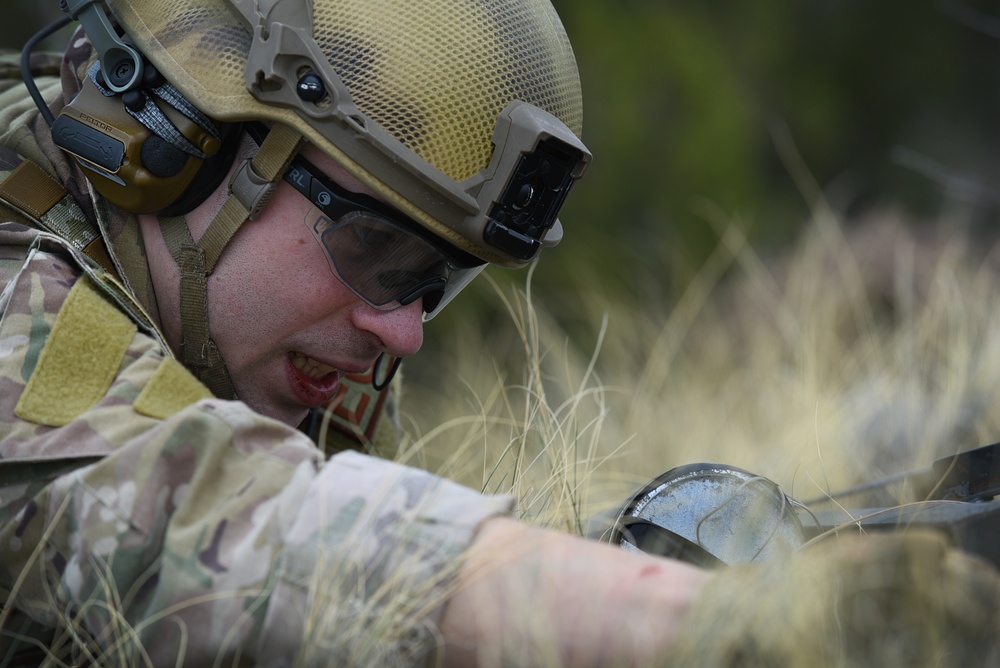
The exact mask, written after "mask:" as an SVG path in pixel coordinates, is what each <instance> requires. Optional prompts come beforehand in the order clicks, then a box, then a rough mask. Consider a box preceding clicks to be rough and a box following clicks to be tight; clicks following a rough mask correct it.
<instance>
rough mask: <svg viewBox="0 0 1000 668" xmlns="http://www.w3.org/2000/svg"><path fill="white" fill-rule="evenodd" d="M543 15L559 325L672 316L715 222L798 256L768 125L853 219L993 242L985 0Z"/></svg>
mask: <svg viewBox="0 0 1000 668" xmlns="http://www.w3.org/2000/svg"><path fill="white" fill-rule="evenodd" d="M554 2H555V4H556V7H557V9H558V10H559V12H560V14H561V16H562V18H563V21H564V23H565V24H566V27H567V30H568V32H569V34H570V37H571V39H572V41H573V44H574V47H575V51H576V54H577V57H578V61H579V65H580V72H581V77H582V80H583V86H584V96H585V130H584V138H585V140H586V142H587V144H588V145H589V146H590V148H591V149H592V150H593V152H594V155H595V162H594V164H593V167H592V170H591V172H590V174H589V175H588V176H587V178H586V179H585V180H584V181H583V182H581V183H580V184H579V185H578V186H577V187H576V188H575V191H574V193H573V194H572V196H571V197H570V199H569V201H568V204H567V206H566V208H565V210H564V213H563V216H562V219H563V222H564V223H565V225H566V230H567V234H566V237H565V240H564V241H563V243H562V245H561V246H560V247H559V248H558V249H556V250H550V251H547V252H545V253H544V254H543V255H544V258H545V259H544V261H542V262H541V263H540V265H539V267H538V272H537V276H536V277H535V286H536V289H537V291H538V292H539V294H540V295H541V297H540V299H541V300H542V301H540V302H537V303H539V304H545V305H546V306H545V307H546V308H552V309H555V310H558V311H560V312H561V313H562V317H563V318H564V319H565V320H566V322H568V323H571V322H572V319H573V317H575V316H574V315H573V314H574V313H578V312H580V311H581V309H579V308H577V306H578V305H579V303H580V300H581V299H584V300H585V299H586V298H587V295H588V294H591V292H592V291H594V290H598V291H600V292H602V293H604V294H612V295H613V294H617V293H620V292H621V291H628V292H629V293H631V294H632V295H636V294H638V295H642V296H644V297H645V298H647V299H649V300H653V301H655V302H663V303H666V304H669V303H672V302H673V301H674V300H675V299H676V298H677V296H678V294H679V293H680V291H681V290H683V289H684V287H685V286H686V285H687V284H688V281H689V280H690V277H691V276H692V275H693V273H694V272H695V271H697V270H698V268H699V267H701V266H702V265H703V264H704V262H705V260H706V258H707V257H708V256H709V254H710V253H711V252H712V250H713V248H715V247H716V246H717V244H718V233H717V230H716V229H715V228H714V227H713V225H712V224H711V221H710V216H706V211H708V210H711V209H712V208H715V209H717V210H718V211H721V212H724V213H725V215H726V216H727V217H728V218H730V219H734V220H739V221H740V224H741V225H742V226H743V227H744V228H745V229H744V232H745V233H746V234H747V237H748V238H749V239H750V241H751V243H753V244H754V245H755V247H757V248H758V249H760V250H761V251H762V252H763V253H765V254H766V253H767V252H769V251H770V250H772V249H773V250H780V249H782V248H785V247H787V246H788V245H789V244H791V243H792V242H794V241H795V238H796V237H797V235H798V231H799V229H800V228H801V225H802V224H803V221H804V220H805V219H806V218H807V206H806V202H804V201H803V198H802V197H801V196H800V194H799V193H798V192H797V191H796V188H795V185H794V183H793V181H792V179H791V178H790V177H789V176H788V171H787V170H786V168H785V166H784V165H783V164H782V161H781V159H780V158H779V155H778V152H777V151H776V150H775V148H774V142H773V139H772V132H773V131H774V129H775V128H783V129H787V131H788V133H789V134H790V136H791V138H792V140H793V141H794V143H795V146H796V147H797V150H798V151H799V152H800V153H801V155H802V157H803V160H804V162H805V164H806V165H807V167H808V168H809V169H810V170H811V171H812V173H813V174H814V176H815V178H816V180H817V181H818V182H819V183H820V184H821V186H823V187H824V189H825V192H826V194H827V196H828V197H829V198H830V201H831V203H832V204H833V206H834V208H835V209H837V210H838V211H839V212H841V213H843V214H844V215H845V216H846V217H847V219H848V220H850V218H851V217H852V216H856V215H859V214H861V213H863V212H864V211H865V210H868V209H871V208H872V207H877V206H881V205H884V204H887V203H891V204H893V205H897V206H901V207H903V208H904V209H905V210H906V211H907V212H908V215H910V216H911V217H913V218H914V219H921V218H925V219H934V218H936V217H937V216H939V215H940V213H941V212H942V210H944V209H952V210H953V209H955V208H964V209H965V210H967V212H968V214H969V215H968V220H970V221H971V223H970V224H972V225H974V226H976V227H977V228H979V229H982V230H990V229H992V228H993V227H995V226H996V222H997V220H996V219H997V207H996V201H997V200H996V196H995V195H994V190H993V187H992V184H993V183H994V182H995V180H996V179H997V176H998V171H1000V170H998V161H997V158H996V156H997V155H998V148H1000V136H998V135H1000V133H998V126H997V123H996V122H995V120H994V119H995V118H996V117H997V111H998V106H1000V100H998V94H997V91H998V83H1000V82H998V80H997V79H998V67H997V63H998V62H1000V58H998V51H1000V38H998V34H1000V28H998V25H1000V7H996V3H989V2H985V1H984V0H963V1H962V2H957V1H954V0H942V1H939V2H916V3H888V2H870V1H868V0H765V1H757V2H747V1H745V0H743V1H739V0H710V1H708V2H695V1H694V0H554ZM8 5H9V6H8V16H9V17H10V18H11V20H9V21H6V22H5V23H4V24H3V26H0V39H2V40H3V45H6V46H14V45H18V44H20V43H21V42H22V41H23V39H24V36H25V35H27V34H29V33H30V32H32V31H33V29H34V28H35V27H36V26H40V25H42V24H43V23H44V22H45V20H46V19H47V18H49V17H53V16H56V15H58V10H57V3H56V2H55V1H54V0H53V1H52V2H51V3H48V4H45V5H38V4H37V3H30V2H27V1H26V0H15V1H14V2H10V3H8ZM492 273H493V275H494V276H495V277H496V278H497V279H498V280H499V281H501V282H507V281H515V282H519V283H520V282H523V280H524V273H523V272H501V271H493V272H492ZM488 291H489V288H488V287H487V288H485V289H484V288H483V287H482V286H479V289H478V290H473V291H472V292H473V295H470V296H463V298H462V299H460V300H459V301H458V302H457V303H456V305H455V306H453V307H451V309H453V310H455V311H457V313H456V316H457V317H468V316H469V315H470V313H478V315H479V317H482V318H488V317H491V316H490V314H491V313H492V312H493V310H495V309H496V308H497V307H496V306H495V299H492V300H491V299H490V298H486V301H487V303H484V302H483V299H477V298H476V297H475V296H474V295H475V293H477V292H478V293H479V294H480V295H481V296H482V295H483V294H484V293H486V292H488ZM545 295H548V297H547V298H546V297H545ZM490 301H492V302H493V304H490V303H489V302H490ZM446 313H447V311H446Z"/></svg>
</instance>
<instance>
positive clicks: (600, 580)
mask: <svg viewBox="0 0 1000 668" xmlns="http://www.w3.org/2000/svg"><path fill="white" fill-rule="evenodd" d="M711 577H712V576H711V575H710V574H709V573H708V572H707V571H703V570H700V569H698V568H695V567H693V566H690V565H688V564H685V563H682V562H679V561H671V560H667V559H661V558H657V557H652V556H649V555H646V554H641V553H635V552H626V551H624V550H620V549H618V548H615V547H612V546H609V545H603V544H600V543H596V542H593V541H588V540H584V539H582V538H577V537H575V536H570V535H567V534H561V533H558V532H555V531H548V530H545V529H539V528H535V527H532V526H529V525H526V524H523V523H520V522H517V521H514V520H511V519H508V518H504V517H495V518H492V519H489V520H487V521H486V522H484V523H483V525H482V527H481V528H480V530H479V532H478V534H477V537H476V539H475V541H474V542H473V545H472V547H471V549H470V551H469V554H468V556H467V560H466V562H465V564H464V565H463V568H462V570H461V572H460V575H459V582H458V589H457V591H456V592H455V594H454V595H453V596H452V598H451V600H450V601H449V603H448V604H447V606H446V607H445V612H444V616H443V619H442V624H441V632H442V634H443V636H444V638H445V643H446V644H445V655H444V660H445V665H447V666H475V665H484V664H485V665H539V662H542V665H549V664H551V665H567V666H581V667H585V666H647V665H650V664H651V663H652V662H653V661H654V660H655V659H656V658H657V657H662V656H663V655H664V653H665V652H666V650H667V648H668V647H669V646H670V645H671V643H672V641H673V640H674V635H675V633H676V631H677V629H678V627H679V626H680V623H681V621H682V619H683V617H684V615H685V613H686V612H687V610H688V608H689V606H690V605H691V603H692V601H693V600H694V598H695V597H696V596H697V594H698V592H699V590H700V589H701V587H702V585H703V584H704V583H705V582H706V581H708V580H709V579H710V578H711ZM543 659H549V660H548V661H543Z"/></svg>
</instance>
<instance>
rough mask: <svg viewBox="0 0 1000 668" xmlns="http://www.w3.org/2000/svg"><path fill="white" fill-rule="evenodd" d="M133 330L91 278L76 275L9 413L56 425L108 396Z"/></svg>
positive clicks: (134, 331) (127, 320) (66, 421)
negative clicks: (23, 386)
mask: <svg viewBox="0 0 1000 668" xmlns="http://www.w3.org/2000/svg"><path fill="white" fill-rule="evenodd" d="M136 330H137V328H136V326H135V323H133V322H132V320H131V319H130V318H129V317H128V316H126V315H125V314H124V313H122V312H121V311H119V310H118V309H117V308H116V307H115V306H114V305H112V304H111V303H110V302H109V301H107V300H106V299H105V298H104V296H103V295H102V294H101V292H100V290H99V289H98V288H97V287H96V286H94V284H93V283H92V282H91V281H90V279H88V278H87V277H86V276H82V277H80V279H79V280H78V281H77V282H76V284H75V285H74V286H73V288H72V289H71V290H70V292H69V296H68V297H67V298H66V302H65V303H64V304H63V306H62V308H61V309H59V314H58V315H57V316H56V322H55V325H53V327H52V332H51V333H50V334H49V339H48V341H46V342H45V347H44V348H42V354H41V355H40V356H39V359H38V366H37V367H35V371H34V373H33V374H31V378H30V379H29V380H28V384H27V386H26V387H25V388H24V394H22V395H21V399H20V400H19V401H18V402H17V407H16V408H15V409H14V412H15V413H16V414H17V416H18V417H19V418H21V419H23V420H27V421H29V422H34V423H36V424H44V425H48V426H51V427H61V426H63V425H65V424H68V423H69V422H71V421H72V420H73V419H75V418H76V417H78V416H80V415H81V414H83V413H84V412H85V411H87V410H89V409H90V408H91V407H93V406H94V405H95V404H96V403H97V402H98V401H100V400H101V398H102V397H103V396H104V395H105V394H107V391H108V388H110V387H111V383H112V382H113V381H114V378H115V374H116V373H117V372H118V366H119V365H120V364H121V360H122V357H123V356H124V355H125V351H126V350H127V349H128V346H129V344H130V343H131V342H132V339H133V338H134V337H135V333H136Z"/></svg>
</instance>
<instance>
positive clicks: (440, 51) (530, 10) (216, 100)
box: [113, 0, 582, 181]
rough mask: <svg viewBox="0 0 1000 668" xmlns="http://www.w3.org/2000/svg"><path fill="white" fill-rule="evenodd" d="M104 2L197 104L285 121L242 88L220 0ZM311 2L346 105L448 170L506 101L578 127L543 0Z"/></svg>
mask: <svg viewBox="0 0 1000 668" xmlns="http://www.w3.org/2000/svg"><path fill="white" fill-rule="evenodd" d="M113 4H114V5H117V6H116V7H114V11H115V13H116V15H118V17H119V19H120V20H121V22H122V24H123V25H124V27H125V28H126V31H128V32H129V34H130V35H131V36H132V38H133V39H135V40H136V42H137V44H138V46H139V47H140V48H141V49H143V50H144V51H145V53H146V55H147V56H149V57H150V59H151V60H152V61H153V62H154V63H156V64H157V66H158V67H160V69H161V70H163V72H164V74H165V75H166V76H167V77H168V79H171V80H172V82H173V83H174V84H175V85H177V86H178V87H180V88H181V89H182V90H183V91H184V92H185V93H186V94H188V95H189V96H191V99H192V101H193V102H194V103H195V104H196V105H198V106H200V107H201V108H202V109H203V111H205V112H206V113H207V114H209V115H210V116H213V117H215V118H217V119H219V120H247V119H252V118H271V119H274V120H283V121H286V122H287V119H288V116H287V115H283V116H280V117H279V116H276V115H275V114H274V113H273V111H272V110H269V109H268V108H267V107H266V106H265V105H263V104H261V103H259V102H257V101H256V100H255V99H254V98H253V97H252V96H251V95H250V94H249V93H248V92H247V90H246V87H245V84H244V77H245V67H246V58H247V53H248V51H249V47H250V42H251V33H250V31H249V28H248V27H247V26H246V24H245V23H244V22H243V21H242V19H241V18H239V17H237V16H236V14H235V13H234V12H232V11H231V10H230V9H229V8H228V7H227V4H226V3H225V2H224V1H223V0H172V1H171V0H130V1H128V2H126V1H124V0H120V1H119V2H115V3H113ZM313 12H314V13H313V34H314V37H315V39H316V41H317V44H318V45H319V46H320V48H321V49H322V51H323V52H324V53H325V54H326V56H327V58H328V60H329V61H330V64H331V65H332V67H333V69H334V71H335V72H337V74H338V75H339V76H340V77H341V79H342V80H343V82H344V84H345V86H346V87H347V89H348V90H349V91H350V93H351V96H352V98H353V101H354V103H355V105H356V106H357V107H358V109H360V111H361V112H362V113H364V114H365V115H367V116H368V117H369V118H370V119H371V120H373V121H375V122H376V123H378V124H379V125H380V126H382V128H383V129H385V130H386V131H387V132H389V133H390V134H391V135H393V136H394V137H396V138H397V139H399V140H400V141H401V142H403V143H404V144H405V145H406V146H407V147H409V148H410V149H411V150H413V151H414V152H415V153H416V154H417V155H419V156H421V157H422V158H423V159H425V160H427V161H428V162H429V163H430V164H432V165H433V166H435V167H436V168H438V169H439V170H441V171H442V172H444V173H445V174H447V175H448V176H449V177H451V178H453V179H455V180H456V181H461V180H463V179H466V178H468V177H470V176H472V175H474V174H476V173H477V172H479V171H480V170H482V169H483V168H484V167H485V166H486V165H487V163H488V162H489V159H490V156H491V153H492V144H491V142H490V138H491V137H492V134H493V129H494V126H495V124H496V119H497V116H498V114H499V113H500V111H501V110H502V109H503V108H504V107H505V106H506V105H507V104H508V103H510V102H511V101H514V100H521V101H524V102H527V103H529V104H532V105H535V106H537V107H540V108H542V109H544V110H546V111H548V112H549V113H551V114H552V115H554V116H556V117H557V118H559V119H560V120H561V121H562V122H563V123H565V124H566V125H567V127H569V128H570V129H571V130H572V131H573V132H574V133H576V134H577V135H580V133H581V129H582V101H581V94H580V82H579V74H578V72H577V68H576V61H575V58H574V56H573V52H572V48H571V46H570V44H569V40H568V39H567V37H566V34H565V32H564V30H563V27H562V24H561V23H560V21H559V18H558V16H557V15H556V13H555V10H554V9H553V8H552V6H551V5H550V4H549V2H548V0H422V1H419V2H418V1H415V0H314V2H313ZM296 121H297V123H303V124H305V123H309V122H310V121H309V120H308V119H306V118H304V117H302V116H297V117H296ZM297 123H293V124H297ZM304 134H307V136H308V135H309V133H308V132H305V133H304Z"/></svg>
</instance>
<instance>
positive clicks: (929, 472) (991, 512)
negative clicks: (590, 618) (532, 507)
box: [588, 443, 1000, 568]
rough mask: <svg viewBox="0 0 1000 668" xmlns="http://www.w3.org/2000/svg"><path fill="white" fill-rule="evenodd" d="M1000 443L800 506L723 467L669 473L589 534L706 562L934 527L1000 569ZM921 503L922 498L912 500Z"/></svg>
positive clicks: (753, 557)
mask: <svg viewBox="0 0 1000 668" xmlns="http://www.w3.org/2000/svg"><path fill="white" fill-rule="evenodd" d="M998 496H1000V443H995V444H992V445H986V446H983V447H980V448H975V449H973V450H967V451H964V452H959V453H957V454H954V455H948V456H946V457H941V458H940V459H937V460H936V461H934V462H933V463H932V464H931V465H930V466H928V467H926V468H923V469H917V470H914V471H909V472H905V473H899V474H896V475H891V476H886V477H884V478H881V479H879V480H875V481H873V482H870V483H866V484H863V485H858V486H855V487H851V488H848V489H844V490H841V491H839V492H835V493H832V494H829V495H826V496H823V497H819V498H816V499H810V500H808V501H805V502H801V503H800V502H798V501H796V500H794V499H792V498H790V497H788V496H786V495H785V494H784V493H783V492H782V491H781V489H780V488H779V487H778V486H777V485H776V484H775V483H773V482H771V481H770V480H767V479H766V478H762V477H760V476H757V475H754V474H751V473H748V472H747V471H744V470H742V469H738V468H735V467H731V466H724V465H720V464H691V465H689V466H682V467H679V468H675V469H672V470H670V471H667V472H666V473H664V474H663V475H661V476H658V477H657V478H654V479H653V480H652V481H650V482H649V483H648V484H647V485H646V486H644V487H643V488H642V489H640V490H639V492H638V493H636V495H635V496H634V497H633V498H632V499H630V500H629V501H628V502H627V503H626V504H625V505H624V506H623V507H622V508H621V510H619V511H617V512H615V513H614V514H612V515H605V516H604V517H603V518H601V517H598V518H595V519H594V520H593V525H592V526H594V527H595V528H592V529H591V530H590V531H589V532H588V535H591V536H592V537H600V538H601V539H602V540H605V541H608V542H610V543H611V544H613V545H619V546H621V547H622V548H623V549H628V550H637V551H643V552H647V553H650V554H656V555H659V556H665V557H670V558H674V559H679V560H682V561H686V562H689V563H693V564H696V565H699V566H703V567H706V568H715V567H719V566H724V565H732V564H734V563H739V562H746V561H760V560H763V559H767V558H768V557H770V556H771V555H772V554H774V553H775V551H776V550H792V549H797V548H799V547H801V546H802V545H804V544H805V543H806V542H807V541H808V540H811V539H814V538H819V537H822V536H826V535H830V534H835V533H837V532H846V531H854V532H857V531H903V530H907V529H915V528H922V529H931V530H935V531H939V532H941V533H942V534H943V535H945V536H946V537H947V538H948V539H949V540H950V541H951V542H952V543H953V544H954V545H956V546H957V547H959V548H961V549H963V550H966V551H967V552H970V553H973V554H977V555H979V556H981V557H984V558H985V559H987V560H988V561H990V562H992V563H993V564H994V565H995V566H997V567H998V568H1000V500H998V499H997V498H996V497H998ZM914 499H916V500H914Z"/></svg>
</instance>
